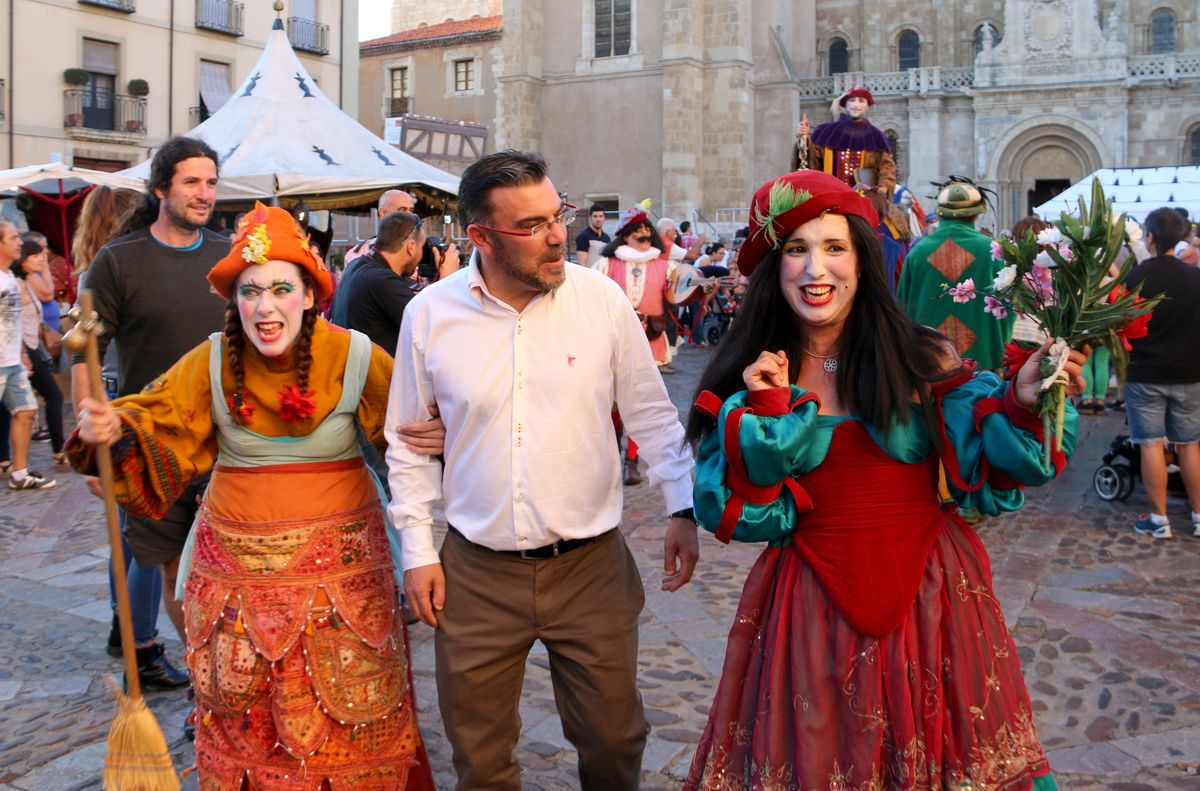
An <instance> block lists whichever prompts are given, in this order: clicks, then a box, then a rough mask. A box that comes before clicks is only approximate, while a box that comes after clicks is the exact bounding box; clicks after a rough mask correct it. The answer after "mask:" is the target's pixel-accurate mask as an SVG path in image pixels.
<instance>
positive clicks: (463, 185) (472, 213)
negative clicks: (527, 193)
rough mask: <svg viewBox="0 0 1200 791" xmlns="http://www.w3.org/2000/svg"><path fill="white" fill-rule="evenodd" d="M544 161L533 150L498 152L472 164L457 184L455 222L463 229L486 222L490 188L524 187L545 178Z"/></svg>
mask: <svg viewBox="0 0 1200 791" xmlns="http://www.w3.org/2000/svg"><path fill="white" fill-rule="evenodd" d="M546 172H547V171H546V160H544V159H542V156H541V154H536V153H534V152H532V151H517V150H515V149H508V150H507V151H497V152H496V153H495V154H488V155H487V156H486V157H481V158H480V159H478V160H476V161H475V162H474V163H472V164H471V166H470V167H469V168H467V169H466V171H465V172H464V173H463V174H462V180H461V181H460V182H459V184H458V221H459V223H461V224H462V226H463V227H464V228H466V227H467V226H468V225H471V224H472V223H485V224H486V223H487V222H488V220H489V218H490V217H491V212H492V205H491V201H490V196H491V193H492V190H494V189H496V188H498V187H524V186H526V185H529V184H539V183H541V181H542V180H543V179H545V178H546Z"/></svg>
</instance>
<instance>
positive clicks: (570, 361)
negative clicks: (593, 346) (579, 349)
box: [567, 354, 575, 368]
mask: <svg viewBox="0 0 1200 791" xmlns="http://www.w3.org/2000/svg"><path fill="white" fill-rule="evenodd" d="M567 367H568V368H574V367H575V358H574V357H572V356H571V355H569V354H568V355H567Z"/></svg>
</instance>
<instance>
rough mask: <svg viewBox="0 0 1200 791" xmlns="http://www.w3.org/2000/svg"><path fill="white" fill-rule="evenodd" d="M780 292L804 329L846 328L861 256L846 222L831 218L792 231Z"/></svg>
mask: <svg viewBox="0 0 1200 791" xmlns="http://www.w3.org/2000/svg"><path fill="white" fill-rule="evenodd" d="M779 286H780V288H781V289H783V297H784V299H785V300H787V303H788V306H789V307H791V309H792V312H793V313H795V314H796V317H797V318H798V319H799V320H800V321H801V322H803V323H804V324H806V325H809V326H810V327H821V328H830V329H837V328H840V327H841V326H842V325H843V324H844V323H845V321H846V317H847V316H849V315H850V308H851V306H852V305H853V304H854V295H855V293H857V291H858V254H857V253H856V252H855V251H854V244H853V242H852V241H851V239H850V223H848V222H847V221H846V218H845V217H843V216H842V215H840V214H826V215H824V216H821V217H817V218H816V219H813V220H809V221H808V222H806V223H804V225H801V226H800V227H799V228H797V229H796V230H794V231H792V233H791V235H789V236H788V238H787V241H785V242H784V243H783V251H782V255H781V257H780V259H779Z"/></svg>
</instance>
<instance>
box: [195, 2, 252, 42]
mask: <svg viewBox="0 0 1200 791" xmlns="http://www.w3.org/2000/svg"><path fill="white" fill-rule="evenodd" d="M245 8H246V6H245V4H244V3H237V2H233V0H196V27H199V28H204V29H205V30H215V31H216V32H218V33H227V34H229V35H231V36H240V35H242V34H243V32H244V22H243V18H244V13H245Z"/></svg>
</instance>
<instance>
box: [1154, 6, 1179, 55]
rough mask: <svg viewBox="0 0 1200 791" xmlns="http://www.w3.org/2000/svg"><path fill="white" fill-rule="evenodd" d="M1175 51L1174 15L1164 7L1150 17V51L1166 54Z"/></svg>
mask: <svg viewBox="0 0 1200 791" xmlns="http://www.w3.org/2000/svg"><path fill="white" fill-rule="evenodd" d="M1174 51H1175V15H1174V14H1172V13H1171V12H1170V11H1167V10H1165V9H1163V10H1160V11H1155V12H1154V15H1153V16H1151V17H1150V53H1151V54H1152V55H1166V54H1168V53H1171V52H1174Z"/></svg>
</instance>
